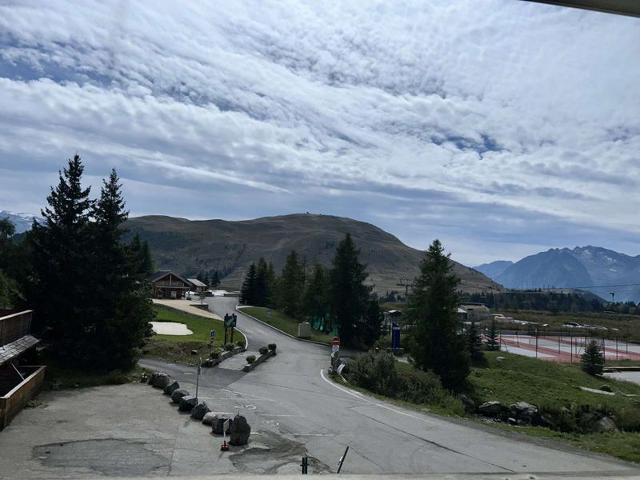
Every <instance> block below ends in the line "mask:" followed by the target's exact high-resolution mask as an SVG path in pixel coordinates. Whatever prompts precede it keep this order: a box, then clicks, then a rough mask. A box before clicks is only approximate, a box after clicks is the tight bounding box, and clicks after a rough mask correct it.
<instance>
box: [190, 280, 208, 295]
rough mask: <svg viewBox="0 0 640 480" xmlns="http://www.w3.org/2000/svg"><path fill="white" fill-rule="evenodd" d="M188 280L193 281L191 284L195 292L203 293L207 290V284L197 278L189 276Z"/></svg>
mask: <svg viewBox="0 0 640 480" xmlns="http://www.w3.org/2000/svg"><path fill="white" fill-rule="evenodd" d="M187 280H188V281H189V283H191V285H192V288H191V290H192V291H193V292H196V293H203V292H206V291H207V284H206V283H203V282H201V281H200V280H198V279H197V278H187Z"/></svg>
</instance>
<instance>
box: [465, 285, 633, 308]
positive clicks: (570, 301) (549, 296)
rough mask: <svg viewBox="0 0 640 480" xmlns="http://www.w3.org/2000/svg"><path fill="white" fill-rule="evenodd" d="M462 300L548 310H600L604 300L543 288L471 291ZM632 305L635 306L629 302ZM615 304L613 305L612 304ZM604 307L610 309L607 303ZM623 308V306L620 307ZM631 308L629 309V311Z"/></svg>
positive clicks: (494, 306) (493, 305)
mask: <svg viewBox="0 0 640 480" xmlns="http://www.w3.org/2000/svg"><path fill="white" fill-rule="evenodd" d="M463 301H470V302H480V303H484V304H485V305H486V306H487V307H489V308H495V309H498V310H546V311H549V312H554V313H557V312H573V313H577V312H602V311H604V310H605V302H604V301H601V300H598V299H596V298H593V297H587V296H584V295H580V294H578V293H561V292H549V291H544V290H524V291H510V292H504V293H493V292H490V293H473V294H470V295H465V296H464V298H463ZM631 305H632V307H635V305H634V304H633V302H631ZM614 306H615V305H614ZM606 309H608V310H610V309H611V308H610V306H609V305H607V306H606ZM621 309H624V307H621ZM626 309H627V311H626V312H624V313H635V308H631V309H630V308H629V307H627V308H626ZM629 310H631V311H629Z"/></svg>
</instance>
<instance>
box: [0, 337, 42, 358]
mask: <svg viewBox="0 0 640 480" xmlns="http://www.w3.org/2000/svg"><path fill="white" fill-rule="evenodd" d="M39 342H40V340H38V339H37V338H36V337H34V336H32V335H25V336H24V337H20V338H19V339H18V340H14V341H13V342H10V343H7V344H6V345H3V346H1V347H0V365H4V364H5V363H7V362H10V361H11V360H13V359H15V358H17V357H19V356H20V355H22V354H23V353H24V352H26V351H27V350H29V349H30V348H31V347H33V346H35V345H37V344H38V343H39Z"/></svg>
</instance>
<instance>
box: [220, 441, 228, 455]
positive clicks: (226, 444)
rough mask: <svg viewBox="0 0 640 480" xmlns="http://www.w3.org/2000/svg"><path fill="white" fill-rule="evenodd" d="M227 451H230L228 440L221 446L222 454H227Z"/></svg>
mask: <svg viewBox="0 0 640 480" xmlns="http://www.w3.org/2000/svg"><path fill="white" fill-rule="evenodd" d="M227 450H229V444H228V443H227V441H226V440H224V441H223V442H222V445H220V451H221V452H226V451H227Z"/></svg>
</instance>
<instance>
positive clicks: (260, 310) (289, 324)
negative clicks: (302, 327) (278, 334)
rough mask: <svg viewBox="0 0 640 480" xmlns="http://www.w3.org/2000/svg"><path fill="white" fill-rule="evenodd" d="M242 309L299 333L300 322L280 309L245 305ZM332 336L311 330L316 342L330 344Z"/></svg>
mask: <svg viewBox="0 0 640 480" xmlns="http://www.w3.org/2000/svg"><path fill="white" fill-rule="evenodd" d="M242 311H243V312H245V313H246V314H248V315H251V316H252V317H255V318H257V319H258V320H262V321H263V322H265V323H268V324H269V325H271V326H273V327H275V328H277V329H278V330H282V331H283V332H286V333H288V334H290V335H293V336H294V337H295V336H297V335H298V324H299V323H300V322H299V321H298V320H296V319H295V318H292V317H289V316H288V315H285V314H284V313H282V312H279V311H278V310H272V309H270V308H265V307H245V308H243V309H242ZM332 338H333V337H332V336H331V335H326V334H324V333H321V332H318V331H317V330H311V340H314V341H316V342H322V343H326V344H329V343H330V342H331V339H332Z"/></svg>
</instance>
